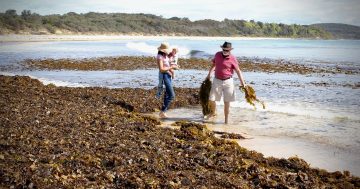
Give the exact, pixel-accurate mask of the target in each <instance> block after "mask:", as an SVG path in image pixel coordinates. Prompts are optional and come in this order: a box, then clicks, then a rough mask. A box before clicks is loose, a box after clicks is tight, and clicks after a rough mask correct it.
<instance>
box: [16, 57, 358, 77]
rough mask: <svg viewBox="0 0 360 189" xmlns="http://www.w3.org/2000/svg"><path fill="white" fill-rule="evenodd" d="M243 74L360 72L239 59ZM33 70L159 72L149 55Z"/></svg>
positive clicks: (42, 63) (56, 63)
mask: <svg viewBox="0 0 360 189" xmlns="http://www.w3.org/2000/svg"><path fill="white" fill-rule="evenodd" d="M239 63H240V68H241V70H242V71H248V72H266V73H298V74H312V73H328V74H337V73H343V74H359V73H360V70H347V69H344V68H340V67H315V66H310V65H300V64H293V63H291V62H287V61H284V60H278V61H273V62H268V61H260V62H259V61H252V60H250V59H245V60H244V59H239ZM22 64H23V65H25V66H26V67H28V68H30V69H49V70H61V69H65V70H84V71H89V70H92V71H93V70H136V69H156V68H157V65H156V60H155V57H147V56H119V57H100V58H90V59H67V58H66V59H37V60H33V59H29V60H25V61H23V62H22ZM179 64H180V68H181V69H196V70H208V69H209V66H210V64H211V61H210V60H208V59H200V58H189V59H184V58H180V59H179Z"/></svg>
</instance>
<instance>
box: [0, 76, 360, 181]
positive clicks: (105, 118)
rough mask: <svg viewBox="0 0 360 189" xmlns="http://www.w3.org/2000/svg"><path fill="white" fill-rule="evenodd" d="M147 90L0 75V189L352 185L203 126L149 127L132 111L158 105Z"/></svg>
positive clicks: (150, 122) (152, 122)
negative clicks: (265, 154)
mask: <svg viewBox="0 0 360 189" xmlns="http://www.w3.org/2000/svg"><path fill="white" fill-rule="evenodd" d="M137 93H142V94H141V95H138V94H137ZM177 93H178V94H181V95H178V97H179V98H180V96H182V95H184V96H185V98H193V100H192V101H182V100H181V99H180V101H179V102H178V103H177V104H176V103H175V104H174V106H184V105H187V104H193V103H198V99H196V98H195V97H196V96H197V91H196V90H188V91H187V90H184V91H182V90H179V91H177ZM154 94H155V90H136V89H134V90H132V89H104V88H66V87H55V86H53V85H43V84H42V83H41V82H39V81H38V80H35V79H31V78H29V77H18V76H16V77H9V76H0V188H201V187H202V188H359V187H360V178H358V177H354V176H351V175H350V173H349V172H347V171H345V172H343V173H341V172H333V173H329V172H327V171H325V170H320V169H313V168H310V167H309V165H308V164H307V163H306V162H304V161H303V160H301V159H299V158H296V157H294V158H289V159H276V158H264V157H263V155H262V154H260V153H256V152H254V151H248V150H246V149H244V148H242V147H240V146H239V145H238V144H237V143H236V142H232V141H228V140H225V139H220V138H216V137H214V134H213V133H212V132H210V131H209V130H208V129H207V128H206V126H204V125H201V124H196V123H188V122H178V123H177V124H178V125H179V126H180V129H179V130H178V129H170V128H163V127H157V125H159V124H160V122H159V121H158V120H157V119H156V118H153V117H149V116H144V115H143V114H141V113H139V111H143V112H146V111H152V109H155V108H156V106H155V105H152V104H151V103H150V104H148V106H149V107H150V108H145V107H144V106H142V105H141V104H142V103H144V102H141V101H142V100H139V99H141V98H140V96H142V95H154ZM187 95H189V96H187ZM134 99H137V100H134ZM144 108H145V110H144Z"/></svg>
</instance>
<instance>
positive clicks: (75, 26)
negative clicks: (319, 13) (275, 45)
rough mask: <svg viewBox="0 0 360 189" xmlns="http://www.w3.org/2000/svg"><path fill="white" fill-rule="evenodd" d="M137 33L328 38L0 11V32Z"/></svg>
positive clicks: (119, 17) (266, 28) (257, 25)
mask: <svg viewBox="0 0 360 189" xmlns="http://www.w3.org/2000/svg"><path fill="white" fill-rule="evenodd" d="M10 33H16V34H64V33H66V34H139V35H177V36H226V37H230V36H231V37H232V36H251V37H291V38H325V39H327V38H332V35H331V34H330V33H329V32H326V31H325V30H323V29H321V28H318V27H314V26H309V25H298V24H291V25H288V24H282V23H279V24H277V23H263V22H256V21H254V20H250V21H246V20H230V19H224V20H223V21H216V20H211V19H205V20H197V21H191V20H189V19H188V18H179V17H172V18H168V19H167V18H163V17H162V16H156V15H152V14H142V13H140V14H125V13H95V12H89V13H85V14H78V13H75V12H69V13H67V14H63V15H60V14H52V15H44V16H42V15H39V14H37V13H32V12H31V11H30V10H23V11H22V12H21V14H20V15H18V14H17V12H16V10H7V11H6V12H5V13H0V34H10Z"/></svg>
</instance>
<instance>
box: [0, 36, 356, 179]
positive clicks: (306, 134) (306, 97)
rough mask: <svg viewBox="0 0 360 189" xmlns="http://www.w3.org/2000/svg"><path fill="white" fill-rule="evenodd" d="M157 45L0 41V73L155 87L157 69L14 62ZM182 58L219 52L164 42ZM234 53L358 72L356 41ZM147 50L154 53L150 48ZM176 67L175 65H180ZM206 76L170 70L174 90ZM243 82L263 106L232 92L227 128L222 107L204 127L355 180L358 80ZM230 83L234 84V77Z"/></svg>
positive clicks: (281, 44) (210, 44)
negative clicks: (55, 67) (43, 67)
mask: <svg viewBox="0 0 360 189" xmlns="http://www.w3.org/2000/svg"><path fill="white" fill-rule="evenodd" d="M159 42H160V41H159V40H146V41H145V40H114V41H72V42H67V41H62V42H16V43H0V69H1V70H2V72H0V74H4V75H28V76H31V77H33V78H37V79H39V80H40V81H42V82H43V83H44V84H49V83H53V84H55V85H58V86H70V87H87V86H94V87H109V88H122V87H141V88H146V89H151V88H154V87H155V86H156V85H157V74H158V73H157V70H154V69H150V70H134V71H112V70H107V71H68V70H59V71H39V70H27V69H23V67H22V65H19V64H17V63H18V62H19V61H21V60H23V59H26V58H90V57H101V56H119V55H146V56H149V55H153V54H152V53H153V52H154V51H156V46H157V45H158V44H159ZM170 43H172V44H177V45H178V46H179V47H180V50H181V51H180V52H182V53H183V54H181V55H182V56H183V57H187V56H189V53H190V52H191V51H192V50H198V51H199V52H201V53H197V55H196V54H194V55H196V56H200V57H207V56H209V55H211V54H213V53H214V52H216V51H217V50H218V49H219V47H218V46H219V44H222V43H223V42H222V41H219V40H207V41H206V40H170ZM233 45H234V46H236V47H238V48H236V49H235V50H234V53H235V54H236V55H238V56H247V57H266V58H274V59H277V58H283V59H286V60H293V61H295V62H294V63H299V64H302V63H309V64H317V65H320V66H328V65H329V64H336V65H339V66H351V67H356V68H359V67H360V62H359V60H360V53H358V52H359V49H360V41H352V40H343V41H332V40H330V41H322V40H291V39H286V40H285V39H284V40H266V39H264V40H251V39H249V40H234V41H233ZM154 49H155V50H154ZM180 64H181V63H180ZM206 75H207V72H206V71H199V70H178V71H177V72H176V76H177V77H176V78H175V80H174V84H175V86H176V87H191V88H198V87H200V84H201V82H202V81H203V80H204V78H205V76H206ZM244 77H245V80H246V81H247V83H250V84H251V85H252V86H253V87H254V88H255V90H256V93H257V95H258V98H259V99H260V100H264V101H265V103H266V109H265V110H262V109H261V107H260V106H258V108H257V110H254V109H253V107H252V106H250V105H248V104H247V103H246V102H245V101H244V97H243V93H241V92H240V91H239V90H238V91H237V101H236V102H234V103H232V107H231V114H230V124H228V125H224V124H223V113H222V111H223V110H222V108H223V107H222V103H221V102H220V103H218V118H217V119H215V120H214V122H213V123H211V124H210V123H209V124H208V126H209V127H210V128H211V129H215V130H220V131H226V132H240V133H246V134H247V135H248V136H250V137H252V139H248V140H243V141H240V144H241V145H243V146H245V147H248V148H249V149H253V150H257V151H259V152H262V153H264V154H265V155H267V156H275V157H288V156H291V155H299V156H300V157H301V158H303V159H305V160H307V161H308V162H310V163H311V164H312V165H313V166H316V167H321V168H326V169H328V170H331V171H335V170H344V169H348V170H350V171H351V172H352V173H353V174H356V175H360V159H359V157H360V140H359V139H358V136H360V116H359V115H360V89H359V88H358V87H356V86H359V85H360V76H359V75H345V74H311V75H299V74H287V73H273V74H269V73H259V72H245V73H244ZM235 83H236V84H237V86H238V84H239V80H238V79H237V78H235ZM169 114H170V115H171V114H172V115H174V117H175V119H173V121H174V120H179V119H188V120H192V121H198V122H202V121H203V120H202V115H201V109H200V107H192V108H184V109H176V110H170V111H169Z"/></svg>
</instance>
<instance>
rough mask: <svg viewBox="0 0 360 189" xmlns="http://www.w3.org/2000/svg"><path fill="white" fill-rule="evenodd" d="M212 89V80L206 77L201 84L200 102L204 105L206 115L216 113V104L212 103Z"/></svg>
mask: <svg viewBox="0 0 360 189" xmlns="http://www.w3.org/2000/svg"><path fill="white" fill-rule="evenodd" d="M210 90H211V81H210V79H209V78H206V79H205V80H204V81H203V82H202V83H201V86H200V92H199V97H200V104H201V107H202V113H203V115H204V116H207V115H213V114H215V104H213V103H210V101H209V95H210Z"/></svg>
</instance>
